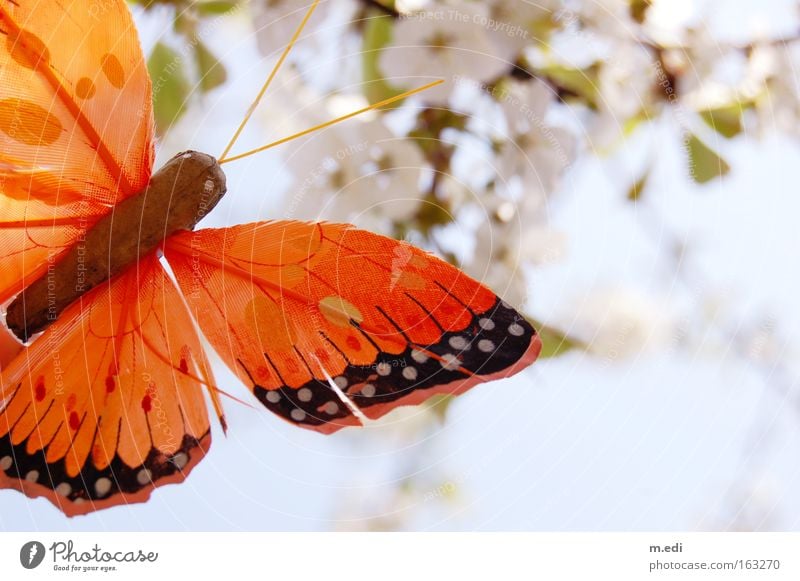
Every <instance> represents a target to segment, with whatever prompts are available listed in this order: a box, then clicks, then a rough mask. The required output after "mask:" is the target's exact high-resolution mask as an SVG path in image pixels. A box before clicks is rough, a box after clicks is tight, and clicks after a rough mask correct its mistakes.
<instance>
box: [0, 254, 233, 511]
mask: <svg viewBox="0 0 800 581" xmlns="http://www.w3.org/2000/svg"><path fill="white" fill-rule="evenodd" d="M212 381H213V380H212V379H211V373H210V370H209V366H208V362H207V361H206V358H205V354H204V352H203V350H202V348H201V345H200V342H199V340H198V337H197V334H196V332H195V329H194V326H193V322H192V320H191V318H190V316H189V314H188V312H187V310H186V308H185V306H184V303H183V299H182V297H181V296H180V293H179V291H178V290H177V289H176V288H175V286H174V284H173V282H172V280H171V279H170V278H169V277H168V276H167V275H166V273H165V271H164V269H163V268H162V267H161V265H160V263H159V262H158V259H157V258H156V257H155V255H150V256H148V257H146V258H144V259H143V260H142V261H140V262H139V264H138V265H134V266H132V267H131V268H130V269H129V270H127V271H126V272H124V273H123V274H121V275H120V276H118V277H116V278H114V279H113V280H112V281H111V282H110V283H107V284H104V285H102V286H100V287H97V288H95V289H94V290H92V291H90V292H89V293H87V294H86V295H85V296H84V297H82V298H81V299H79V300H78V301H77V302H76V303H74V304H73V305H71V306H70V307H69V308H68V309H67V310H66V311H64V313H63V314H62V315H61V317H60V318H59V319H58V321H57V322H55V323H54V324H53V325H52V326H51V327H49V328H48V329H47V331H45V332H44V334H43V335H42V336H41V337H40V338H39V339H37V340H36V341H35V342H34V343H33V345H32V346H30V347H28V348H26V349H25V350H24V351H23V352H22V353H21V354H20V355H19V356H18V357H17V358H16V359H15V360H14V361H13V362H12V363H11V365H10V366H9V367H8V368H7V369H5V370H4V371H3V373H2V375H0V382H1V383H0V487H4V488H16V489H19V490H21V491H23V492H24V493H25V494H27V495H28V496H31V497H36V496H44V497H46V498H48V499H49V500H50V501H51V502H53V504H55V505H56V506H57V507H59V508H60V509H61V510H62V511H64V512H65V513H66V514H67V515H70V516H72V515H75V514H82V513H86V512H90V511H92V510H97V509H100V508H105V507H108V506H113V505H117V504H123V503H131V502H140V501H144V500H146V499H147V498H148V497H149V496H150V493H151V492H152V490H153V489H154V488H155V487H156V486H159V485H162V484H166V483H170V482H180V481H182V480H183V479H184V477H185V476H186V474H188V472H189V471H190V470H191V469H192V468H193V467H194V466H195V465H196V464H197V462H199V461H200V459H201V458H202V457H203V456H204V454H205V453H206V451H207V450H208V447H209V445H210V431H209V418H208V414H207V410H206V405H205V399H204V391H205V390H206V389H207V388H208V386H211V385H212ZM214 401H215V404H218V402H217V401H216V399H215V400H214Z"/></svg>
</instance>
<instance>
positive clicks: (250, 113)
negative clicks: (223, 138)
mask: <svg viewBox="0 0 800 581" xmlns="http://www.w3.org/2000/svg"><path fill="white" fill-rule="evenodd" d="M319 2H320V0H314V2H313V3H312V4H311V8H309V9H308V12H306V15H305V16H304V17H303V21H302V22H300V26H298V27H297V30H295V31H294V35H293V36H292V39H291V40H290V41H289V44H287V45H286V48H285V49H283V54H281V58H279V59H278V62H277V63H275V66H274V67H272V72H271V73H270V74H269V77H267V80H266V82H264V84H263V85H262V87H261V90H260V91H259V92H258V96H257V97H256V98H255V100H254V101H253V103H252V104H251V105H250V108H249V109H248V110H247V114H246V115H245V116H244V119H243V120H242V122H241V123H240V124H239V127H238V128H237V129H236V132H235V133H234V134H233V137H232V138H231V140H230V141H229V142H228V145H227V146H226V147H225V150H224V151H223V152H222V155H220V156H219V163H223V162H224V161H225V159H226V157H227V155H228V154H229V153H230V151H231V149H232V148H233V146H234V144H235V143H236V140H237V139H239V136H240V135H241V134H242V131H243V130H244V127H245V125H247V122H248V121H250V117H252V116H253V113H254V112H255V110H256V108H257V107H258V105H259V103H261V99H262V98H263V97H264V94H265V93H266V92H267V89H269V86H270V85H271V84H272V80H273V79H274V78H275V75H277V74H278V70H279V69H280V68H281V66H282V65H283V63H284V61H285V60H286V57H287V56H289V52H290V51H291V50H292V47H293V46H294V44H295V43H296V42H297V39H298V38H300V33H302V32H303V28H305V26H306V23H307V22H308V21H309V19H310V18H311V15H312V14H314V10H316V9H317V5H318V4H319Z"/></svg>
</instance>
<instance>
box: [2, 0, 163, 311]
mask: <svg viewBox="0 0 800 581" xmlns="http://www.w3.org/2000/svg"><path fill="white" fill-rule="evenodd" d="M152 164H153V120H152V97H151V85H150V78H149V76H148V73H147V68H146V66H145V62H144V58H143V56H142V52H141V48H140V45H139V40H138V36H137V34H136V29H135V27H134V24H133V21H132V19H131V15H130V12H129V10H128V8H127V6H126V5H125V2H124V1H123V0H104V1H103V2H90V1H87V0H82V1H77V0H61V1H59V2H35V1H24V2H23V1H21V0H0V194H2V195H0V247H2V248H4V249H6V248H13V249H14V251H13V252H11V253H5V252H4V253H3V255H2V256H0V302H4V301H6V300H7V299H9V298H11V297H12V296H13V295H14V294H16V293H17V292H19V291H20V290H21V289H22V287H23V286H24V284H25V283H24V282H23V279H24V278H27V279H29V280H28V281H27V282H31V281H32V280H33V279H35V278H38V276H41V275H42V274H43V273H44V271H45V270H46V268H47V261H48V260H50V261H53V260H55V258H56V257H57V256H58V254H59V253H60V252H61V251H63V250H64V249H65V248H66V247H68V246H70V245H71V244H72V243H73V242H74V241H75V240H76V239H77V238H78V237H79V236H80V235H81V233H82V232H83V231H85V230H86V228H88V227H89V226H90V225H91V224H92V223H94V222H95V221H96V220H97V219H98V218H99V217H100V216H102V215H103V214H105V213H107V212H108V211H109V210H110V209H111V207H113V205H114V204H116V203H117V202H118V201H119V200H120V199H122V198H124V197H126V196H129V195H131V194H134V193H136V192H137V191H139V190H141V189H142V188H143V187H144V186H145V185H146V184H147V182H148V180H149V178H150V173H151V170H152Z"/></svg>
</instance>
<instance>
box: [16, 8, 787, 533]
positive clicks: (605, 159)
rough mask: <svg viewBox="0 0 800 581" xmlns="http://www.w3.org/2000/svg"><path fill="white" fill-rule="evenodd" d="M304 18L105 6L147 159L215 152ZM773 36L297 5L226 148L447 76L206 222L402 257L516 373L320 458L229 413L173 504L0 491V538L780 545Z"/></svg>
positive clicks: (777, 125) (304, 155) (642, 15)
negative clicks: (658, 536) (529, 356)
mask: <svg viewBox="0 0 800 581" xmlns="http://www.w3.org/2000/svg"><path fill="white" fill-rule="evenodd" d="M309 5H310V0H252V1H249V2H247V1H244V0H239V1H236V0H227V1H213V0H207V1H198V2H190V1H188V0H157V1H150V2H144V1H140V2H133V3H131V8H132V10H133V12H134V15H135V18H136V21H137V24H138V26H139V30H140V36H141V40H142V44H143V47H144V50H145V53H146V54H147V55H148V57H149V68H150V73H151V76H152V78H153V83H154V100H155V110H156V121H157V125H158V133H159V151H158V156H159V160H160V162H162V163H163V161H165V160H166V159H168V158H169V157H171V156H172V155H173V154H175V153H176V152H178V151H181V150H185V149H189V148H191V149H198V150H201V151H206V152H208V153H211V154H214V155H219V154H220V153H221V151H222V149H223V148H224V146H225V144H226V143H227V140H228V139H229V137H230V136H231V135H232V133H233V131H234V130H235V128H236V126H237V124H238V123H239V121H240V120H241V118H242V117H243V115H244V114H245V113H246V111H247V109H248V107H249V105H250V103H251V102H252V100H253V98H254V97H255V94H256V93H257V92H258V89H259V87H260V86H261V84H262V83H263V81H264V79H265V78H266V76H267V74H268V73H269V71H270V70H271V68H272V66H273V65H274V63H275V62H276V60H277V59H278V57H279V56H280V53H281V51H282V50H283V48H284V47H285V45H286V43H287V42H288V40H289V38H290V37H291V35H292V33H293V32H294V29H295V27H296V26H297V24H298V23H299V22H300V20H301V19H302V17H303V15H304V14H305V12H306V10H307V8H308V6H309ZM799 16H800V10H799V6H798V3H797V2H796V1H790V0H769V1H763V2H759V3H755V2H748V1H746V0H584V1H576V2H561V1H556V0H537V1H536V2H535V3H534V2H532V1H528V0H485V1H481V2H478V1H471V0H449V1H448V0H439V1H435V2H434V1H425V0H405V1H403V0H324V1H323V2H322V3H321V4H320V7H319V8H318V10H317V12H316V13H315V14H314V16H313V17H312V19H311V21H310V22H309V25H308V27H307V28H306V29H305V31H304V32H303V34H302V36H301V37H300V40H299V42H298V44H297V46H296V48H295V49H294V51H293V52H292V53H291V55H290V57H289V59H288V61H287V63H286V65H285V66H284V68H283V69H282V70H281V72H280V73H279V75H278V77H277V79H276V81H275V83H274V84H273V86H272V88H271V89H270V91H269V92H268V93H267V95H266V97H265V101H264V103H263V105H262V106H261V107H259V109H258V110H257V112H256V114H255V115H254V117H253V120H252V121H251V123H250V124H249V125H248V127H247V129H246V130H245V132H244V134H243V135H242V138H241V139H240V141H239V143H238V145H237V148H236V150H235V151H234V153H236V151H245V150H248V149H250V148H253V147H258V146H260V145H263V144H266V143H269V142H271V141H273V140H275V139H278V138H281V137H283V136H286V135H289V134H291V133H294V132H296V131H299V130H302V129H305V128H307V127H310V126H312V125H314V124H317V123H320V122H323V121H327V120H328V119H331V118H333V117H335V116H337V115H342V114H345V113H348V112H350V111H353V110H356V109H359V108H361V107H363V106H365V105H367V104H368V103H374V102H377V101H379V100H382V99H385V98H387V97H390V96H393V95H396V94H399V93H400V92H402V91H403V90H406V89H410V88H414V87H417V86H420V85H423V84H425V83H427V82H429V81H432V80H434V79H444V80H445V81H446V82H445V84H444V85H442V86H440V87H437V88H435V89H433V90H430V91H427V92H425V93H423V94H421V95H418V96H415V97H413V98H410V99H407V100H405V101H404V102H403V103H402V104H398V105H394V106H392V107H391V108H390V109H386V110H382V111H380V112H371V113H368V114H365V115H362V116H360V117H358V118H357V119H354V120H350V121H347V122H345V123H343V124H341V125H336V126H334V127H331V128H328V129H325V130H322V131H319V132H317V133H314V134H313V135H311V136H308V137H306V138H302V139H298V140H296V141H293V142H291V143H289V144H287V145H284V146H281V147H280V148H277V149H273V150H270V151H269V152H265V153H262V154H260V155H257V156H254V157H250V158H247V159H245V160H242V161H239V162H235V163H231V164H230V165H228V166H226V168H225V169H226V172H227V174H228V184H229V193H228V194H227V196H226V198H225V199H224V200H223V202H222V203H221V204H220V206H219V207H218V208H217V209H216V210H215V211H214V213H213V214H212V215H211V216H209V217H208V218H207V219H206V220H205V221H204V223H203V225H205V226H222V225H229V224H236V223H243V222H251V221H255V220H263V219H303V220H329V221H347V222H351V223H354V224H356V225H358V226H360V227H363V228H367V229H370V230H373V231H377V232H381V233H383V234H386V235H389V236H394V237H397V238H402V239H405V240H408V241H409V242H411V243H413V244H415V245H418V246H420V247H423V248H426V249H429V250H431V251H433V252H436V253H437V254H439V255H440V256H442V257H444V258H446V259H448V260H450V261H451V262H453V263H455V264H458V265H459V266H461V267H462V268H463V269H464V270H466V271H467V272H468V273H469V274H470V275H472V276H473V277H474V278H476V279H478V280H481V281H483V282H484V283H486V284H488V285H489V286H491V287H492V288H493V289H494V290H495V291H496V292H497V293H498V294H500V295H502V296H503V297H504V298H505V299H506V300H507V301H509V302H510V303H512V304H513V305H515V306H517V307H518V308H519V309H520V310H521V311H522V312H524V313H525V314H526V316H528V317H530V318H531V320H533V321H535V322H536V323H537V324H538V325H539V327H540V328H541V329H542V335H543V338H544V340H545V351H544V353H543V356H542V359H541V360H540V361H539V362H537V363H536V364H535V365H534V366H533V367H532V368H530V369H528V370H526V371H525V372H523V373H521V374H519V375H518V376H515V377H513V378H511V379H508V380H503V381H497V382H494V383H491V384H487V385H484V386H480V387H477V388H475V389H473V390H472V391H470V392H468V393H467V394H466V395H464V396H462V397H460V398H458V399H456V400H438V401H437V402H436V403H435V404H430V405H426V406H422V407H416V408H405V409H401V410H398V411H396V412H394V413H392V414H390V415H389V416H387V417H386V418H384V419H383V420H381V421H380V422H377V423H374V424H372V425H369V426H367V427H366V428H364V429H360V430H345V431H344V432H340V433H337V434H336V435H334V436H320V435H317V434H315V433H311V432H306V431H303V430H299V429H297V428H295V427H293V426H290V425H289V424H287V423H285V422H282V421H281V420H279V419H278V418H277V417H273V416H272V415H270V414H269V413H268V412H266V411H265V410H263V409H261V408H260V407H258V408H254V409H250V408H248V407H245V406H243V405H240V404H237V403H235V402H230V401H228V402H227V404H226V409H227V415H228V422H229V425H230V430H229V433H228V436H227V437H223V436H222V434H221V433H216V434H215V440H214V444H213V446H212V449H211V452H210V454H209V456H208V457H207V458H206V460H205V461H203V462H202V463H201V464H200V465H199V466H198V467H197V468H196V469H195V470H194V471H193V472H192V475H191V476H190V477H189V479H188V480H187V482H186V483H185V484H183V485H181V486H177V487H176V486H168V487H164V488H161V489H159V490H158V491H157V492H156V493H154V495H153V497H152V499H151V500H150V501H149V502H148V503H147V504H145V505H136V506H133V507H118V508H114V509H111V510H107V511H102V512H100V513H96V514H92V515H89V516H86V517H78V518H75V519H72V520H66V519H65V518H64V517H63V516H62V515H61V514H60V513H59V512H57V511H56V510H55V509H54V508H53V507H52V506H51V505H50V504H49V503H48V502H46V501H45V500H41V499H39V500H36V501H27V500H25V499H24V498H23V497H22V496H21V495H19V493H17V492H13V491H3V492H1V493H0V529H4V530H6V529H7V530H20V529H31V530H34V529H39V530H301V531H307V530H311V531H317V530H322V531H328V530H525V531H562V530H587V531H606V530H796V529H797V528H798V524H800V471H799V469H798V467H799V466H800V463H799V462H798V458H800V391H798V378H800V366H798V364H797V363H796V360H797V355H798V346H800V276H798V274H797V269H798V266H797V265H798V264H800V243H798V234H797V232H798V216H800V201H799V199H798V196H797V194H796V192H795V191H794V190H795V187H794V185H795V184H796V183H797V182H798V179H800V144H799V142H798V139H797V137H798V117H800V106H799V105H798V89H799V87H798V71H797V70H796V66H797V65H800V52H799V51H798V48H799V47H800V18H799ZM216 372H217V376H218V380H219V383H220V386H221V387H223V388H224V389H226V390H228V391H231V392H233V393H235V394H236V395H239V396H242V397H244V398H248V401H250V399H249V396H248V394H247V393H246V391H245V389H244V387H243V386H241V385H240V384H238V382H236V381H235V380H234V378H233V376H232V375H231V374H230V373H229V372H227V371H226V369H225V368H224V366H222V365H221V364H218V365H217V366H216ZM253 401H254V400H253Z"/></svg>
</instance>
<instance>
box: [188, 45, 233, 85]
mask: <svg viewBox="0 0 800 581" xmlns="http://www.w3.org/2000/svg"><path fill="white" fill-rule="evenodd" d="M194 59H195V62H196V63H197V71H198V73H199V74H200V90H201V91H203V92H204V93H207V92H209V91H211V90H212V89H216V88H217V87H219V86H220V85H222V84H223V83H225V81H227V80H228V72H227V71H226V70H225V66H224V65H223V64H222V63H221V62H219V61H218V60H217V57H215V56H214V54H213V53H212V52H211V51H210V50H209V49H208V47H206V45H205V44H203V43H202V42H200V41H199V40H198V41H197V44H196V45H195V47H194Z"/></svg>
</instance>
